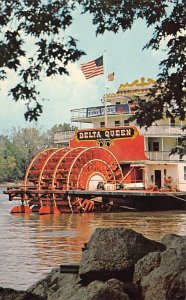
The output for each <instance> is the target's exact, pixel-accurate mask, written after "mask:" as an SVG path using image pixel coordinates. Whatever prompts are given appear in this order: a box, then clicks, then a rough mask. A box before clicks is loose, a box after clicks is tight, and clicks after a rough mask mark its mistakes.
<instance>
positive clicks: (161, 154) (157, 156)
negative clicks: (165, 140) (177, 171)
mask: <svg viewBox="0 0 186 300" xmlns="http://www.w3.org/2000/svg"><path fill="white" fill-rule="evenodd" d="M170 151H171V150H169V151H146V155H147V157H148V159H149V160H152V161H183V160H185V159H186V155H184V156H181V155H179V154H176V153H175V154H172V155H170Z"/></svg>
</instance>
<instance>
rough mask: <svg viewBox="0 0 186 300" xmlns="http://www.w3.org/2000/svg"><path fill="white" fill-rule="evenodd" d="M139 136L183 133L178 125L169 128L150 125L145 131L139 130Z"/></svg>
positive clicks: (167, 126) (143, 129)
mask: <svg viewBox="0 0 186 300" xmlns="http://www.w3.org/2000/svg"><path fill="white" fill-rule="evenodd" d="M139 131H140V134H143V135H162V136H165V135H172V134H173V135H181V134H182V133H183V131H182V127H181V126H180V125H176V126H169V125H157V126H155V125H152V126H151V127H149V128H148V129H147V130H146V129H145V128H143V127H142V128H140V129H139Z"/></svg>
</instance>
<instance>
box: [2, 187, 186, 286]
mask: <svg viewBox="0 0 186 300" xmlns="http://www.w3.org/2000/svg"><path fill="white" fill-rule="evenodd" d="M5 189H6V188H5V187H0V286H2V287H11V288H15V289H22V290H26V289H27V288H28V287H29V286H30V285H31V284H33V283H35V282H36V281H37V280H39V279H41V278H43V277H44V276H45V275H46V273H49V272H50V271H51V269H52V268H55V267H59V265H60V264H68V263H69V264H70V263H79V261H80V257H81V249H82V247H83V245H84V243H85V242H87V241H88V240H89V238H90V236H91V233H92V232H93V231H94V230H95V228H97V227H116V226H120V227H127V228H131V229H133V230H135V231H137V232H140V233H142V234H143V235H144V236H145V237H147V238H150V239H154V240H157V241H160V240H161V238H162V237H163V236H164V235H165V234H167V233H175V234H179V235H184V234H186V216H185V212H184V211H167V212H145V213H144V212H132V213H131V212H122V213H96V214H74V215H73V214H61V215H42V216H40V215H38V214H34V213H32V214H25V215H11V214H10V208H11V207H13V206H14V205H15V203H13V202H9V201H8V197H7V196H6V195H3V190H5Z"/></svg>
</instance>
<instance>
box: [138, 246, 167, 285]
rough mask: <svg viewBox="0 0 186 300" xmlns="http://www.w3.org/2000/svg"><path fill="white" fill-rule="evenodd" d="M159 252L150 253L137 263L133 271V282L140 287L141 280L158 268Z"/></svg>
mask: <svg viewBox="0 0 186 300" xmlns="http://www.w3.org/2000/svg"><path fill="white" fill-rule="evenodd" d="M160 254H161V253H160V252H151V253H149V254H147V255H146V256H144V257H143V258H141V259H140V260H138V261H137V263H136V264H135V269H134V278H133V282H134V284H135V285H136V286H138V287H140V283H141V280H142V278H143V277H144V276H147V275H148V274H149V273H150V272H151V271H153V270H154V269H155V268H157V267H159V265H160V262H161V255H160Z"/></svg>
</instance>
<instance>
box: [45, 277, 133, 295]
mask: <svg viewBox="0 0 186 300" xmlns="http://www.w3.org/2000/svg"><path fill="white" fill-rule="evenodd" d="M72 285H73V283H72ZM59 299H63V300H69V299H70V300H82V299H83V300H118V299H120V300H129V297H128V295H127V294H126V293H125V292H124V285H123V283H122V282H120V281H118V280H117V279H110V280H109V281H107V282H102V281H93V282H91V283H90V284H89V285H87V286H83V285H79V288H78V289H77V287H76V289H74V285H73V286H72V288H70V282H69V283H68V285H64V286H62V287H61V288H60V289H59V290H58V291H57V292H56V293H55V294H53V295H52V297H50V298H49V299H48V300H59Z"/></svg>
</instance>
